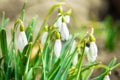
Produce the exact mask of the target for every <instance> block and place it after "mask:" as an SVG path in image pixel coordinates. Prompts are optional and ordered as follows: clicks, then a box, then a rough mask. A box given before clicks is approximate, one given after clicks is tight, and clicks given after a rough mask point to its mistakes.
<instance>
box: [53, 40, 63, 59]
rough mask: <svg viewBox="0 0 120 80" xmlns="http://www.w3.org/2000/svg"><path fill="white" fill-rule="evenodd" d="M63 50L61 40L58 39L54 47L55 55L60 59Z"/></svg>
mask: <svg viewBox="0 0 120 80" xmlns="http://www.w3.org/2000/svg"><path fill="white" fill-rule="evenodd" d="M61 49H62V43H61V40H60V39H56V41H55V45H54V53H55V56H56V57H57V58H59V57H60V53H61Z"/></svg>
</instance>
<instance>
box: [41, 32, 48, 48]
mask: <svg viewBox="0 0 120 80" xmlns="http://www.w3.org/2000/svg"><path fill="white" fill-rule="evenodd" d="M47 36H48V32H44V33H43V35H42V37H41V44H42V45H43V46H44V44H45V42H46V39H47Z"/></svg>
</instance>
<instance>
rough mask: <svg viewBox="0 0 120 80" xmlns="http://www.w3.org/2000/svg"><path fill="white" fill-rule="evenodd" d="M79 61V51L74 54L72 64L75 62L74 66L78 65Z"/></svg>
mask: <svg viewBox="0 0 120 80" xmlns="http://www.w3.org/2000/svg"><path fill="white" fill-rule="evenodd" d="M77 62H78V53H76V54H75V55H74V57H73V62H72V64H73V65H74V66H76V65H77Z"/></svg>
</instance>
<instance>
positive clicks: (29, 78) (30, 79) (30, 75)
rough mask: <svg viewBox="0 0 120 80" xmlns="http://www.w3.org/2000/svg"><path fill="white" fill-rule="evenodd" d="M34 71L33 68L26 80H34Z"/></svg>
mask: <svg viewBox="0 0 120 80" xmlns="http://www.w3.org/2000/svg"><path fill="white" fill-rule="evenodd" d="M32 74H33V69H32V68H31V69H30V71H29V72H28V73H27V76H26V79H25V80H32V77H33V76H32Z"/></svg>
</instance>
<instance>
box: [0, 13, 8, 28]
mask: <svg viewBox="0 0 120 80" xmlns="http://www.w3.org/2000/svg"><path fill="white" fill-rule="evenodd" d="M8 22H9V19H8V18H5V12H3V14H2V23H1V24H0V30H1V29H2V28H5V27H6V25H7V23H8Z"/></svg>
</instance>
